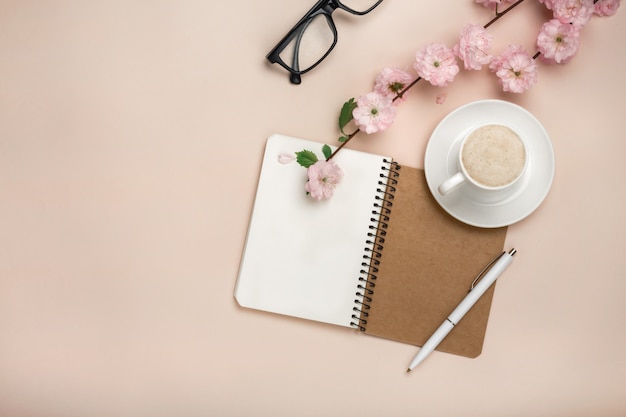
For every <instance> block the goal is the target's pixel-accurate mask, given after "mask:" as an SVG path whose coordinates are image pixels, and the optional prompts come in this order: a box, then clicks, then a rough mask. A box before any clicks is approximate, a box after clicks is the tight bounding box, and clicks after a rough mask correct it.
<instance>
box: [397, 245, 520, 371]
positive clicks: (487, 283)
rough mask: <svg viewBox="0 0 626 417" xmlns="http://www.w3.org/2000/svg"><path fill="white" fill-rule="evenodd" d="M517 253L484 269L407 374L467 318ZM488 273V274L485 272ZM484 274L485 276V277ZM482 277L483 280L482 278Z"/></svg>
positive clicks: (424, 347) (414, 360)
mask: <svg viewBox="0 0 626 417" xmlns="http://www.w3.org/2000/svg"><path fill="white" fill-rule="evenodd" d="M516 253H517V250H515V249H511V250H510V251H509V252H508V253H506V252H503V253H502V255H500V256H499V257H498V258H496V259H495V260H494V261H493V262H491V263H490V264H489V265H487V266H486V267H485V269H483V271H482V272H481V273H480V274H479V275H478V277H477V278H476V280H478V283H476V280H474V283H472V287H471V289H470V292H469V293H468V294H467V295H466V296H465V298H464V299H463V301H461V303H460V304H459V305H458V306H457V307H456V308H455V309H454V311H452V313H450V315H449V316H448V318H447V319H446V320H445V321H444V322H443V323H442V324H441V326H439V328H438V329H437V330H436V331H435V333H433V335H432V336H430V338H429V339H428V340H427V341H426V343H424V346H422V348H421V349H420V350H419V352H417V355H416V356H415V359H413V361H412V362H411V364H410V365H409V369H407V372H411V370H413V368H415V367H416V366H417V365H419V364H420V363H421V362H422V361H423V360H424V359H426V357H427V356H428V355H430V354H431V353H432V351H433V350H435V348H436V347H437V346H439V343H441V341H442V340H443V339H444V338H445V337H446V336H447V335H448V333H450V330H452V329H453V328H454V326H456V325H457V324H458V322H459V321H460V320H461V319H462V318H463V316H465V314H466V313H467V312H468V311H469V310H470V308H472V306H473V305H474V304H476V301H478V300H479V299H480V297H482V295H483V294H484V293H485V291H487V289H488V288H489V287H491V284H493V283H494V282H495V281H496V279H498V277H499V276H500V274H502V272H504V270H505V269H506V268H507V267H508V266H509V265H510V264H511V262H513V256H514V255H515V254H516ZM485 271H486V272H485ZM483 274H484V276H483ZM481 276H482V278H481Z"/></svg>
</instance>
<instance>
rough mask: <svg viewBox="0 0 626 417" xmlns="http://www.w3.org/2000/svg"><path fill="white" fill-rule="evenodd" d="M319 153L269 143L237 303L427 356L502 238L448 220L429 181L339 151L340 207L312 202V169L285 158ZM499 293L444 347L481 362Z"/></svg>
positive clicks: (279, 139)
mask: <svg viewBox="0 0 626 417" xmlns="http://www.w3.org/2000/svg"><path fill="white" fill-rule="evenodd" d="M321 147H322V144H320V143H317V142H311V141H307V140H303V139H298V138H292V137H288V136H284V135H273V136H272V137H270V138H269V139H268V140H267V144H266V148H265V153H264V157H263V162H262V168H261V173H260V176H259V182H258V187H257V192H256V197H255V201H254V207H253V210H252V215H251V218H250V223H249V228H248V234H247V238H246V243H245V247H244V250H243V255H242V259H241V265H240V269H239V276H238V278H237V283H236V287H235V298H236V300H237V302H238V303H239V304H240V305H241V306H242V307H247V308H251V309H256V310H262V311H266V312H271V313H277V314H282V315H288V316H293V317H299V318H303V319H308V320H314V321H318V322H323V323H329V324H334V325H338V326H344V327H347V328H352V329H356V330H360V331H362V332H363V333H364V334H366V335H373V336H378V337H382V338H386V339H390V340H395V341H398V342H403V343H408V344H412V345H416V346H421V345H422V344H423V343H424V342H425V341H426V339H427V338H428V337H429V336H430V335H431V334H432V333H433V332H434V331H435V330H436V329H437V327H438V326H439V325H440V324H441V323H442V322H443V321H444V320H445V318H446V317H447V315H448V314H449V313H450V312H451V311H452V310H453V309H454V307H455V306H456V305H457V304H458V303H459V302H460V301H461V300H462V299H463V297H464V296H465V295H466V294H467V291H468V290H469V287H470V285H471V283H472V281H473V280H474V278H475V276H476V275H477V274H478V273H479V272H480V271H481V270H482V268H483V267H484V266H485V265H486V264H487V263H488V262H489V261H490V260H491V259H492V258H493V257H494V256H496V255H498V254H500V253H501V252H502V249H503V246H504V239H505V236H506V228H496V229H481V228H476V227H472V226H469V225H466V224H463V223H460V222H458V221H457V220H455V219H453V218H452V217H450V216H449V215H448V214H447V213H445V212H444V211H443V210H442V209H441V208H440V207H439V206H438V204H437V203H436V201H435V200H434V199H433V198H432V196H431V195H430V192H429V190H428V187H427V185H426V180H425V177H424V172H423V171H422V170H420V169H416V168H411V167H407V166H400V165H398V164H397V163H395V162H393V160H392V158H390V157H385V156H379V155H373V154H368V153H364V152H359V151H355V150H351V149H342V151H341V152H339V153H338V154H337V155H336V156H335V161H336V162H337V164H338V165H339V166H340V167H341V168H342V170H343V171H344V177H343V179H342V181H341V183H340V184H339V185H338V186H337V188H336V189H335V194H334V196H333V197H332V198H330V199H328V200H323V201H316V200H314V199H312V198H311V197H309V196H307V195H306V193H305V190H304V185H305V183H306V181H307V175H306V169H304V168H302V167H301V166H299V165H298V164H297V163H296V162H295V161H294V162H291V163H287V164H284V163H281V162H279V160H278V156H279V155H280V154H282V153H291V154H293V153H294V152H297V151H301V150H303V149H308V150H311V151H313V152H315V153H317V154H318V155H319V156H320V157H321V155H322V153H321ZM494 288H495V286H492V287H491V288H490V289H489V291H488V292H487V293H486V294H485V295H484V296H483V297H482V298H481V300H480V301H479V302H478V303H477V304H476V305H475V306H474V307H473V308H472V310H471V311H470V312H469V313H468V314H467V315H466V316H465V317H464V318H463V320H461V322H460V323H459V324H458V325H457V326H456V327H455V329H454V331H453V332H451V333H450V335H448V337H447V338H446V339H445V340H444V341H443V342H442V343H441V344H440V345H439V347H438V350H440V351H443V352H448V353H454V354H458V355H462V356H467V357H476V356H478V355H479V354H480V352H481V350H482V345H483V341H484V337H485V332H486V328H487V320H488V317H489V310H490V307H491V300H492V297H493V292H494Z"/></svg>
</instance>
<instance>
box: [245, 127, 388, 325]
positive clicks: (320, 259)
mask: <svg viewBox="0 0 626 417" xmlns="http://www.w3.org/2000/svg"><path fill="white" fill-rule="evenodd" d="M322 146H323V144H321V143H317V142H310V141H305V140H302V139H296V138H291V137H287V136H283V135H273V136H272V137H270V138H269V139H268V141H267V144H266V149H265V154H264V157H263V166H262V169H261V174H260V177H259V183H258V188H257V193H256V198H255V202H254V208H253V212H252V216H251V219H250V224H249V229H248V236H247V239H246V244H245V248H244V252H243V256H242V259H241V265H240V270H239V276H238V279H237V284H236V287H235V298H236V299H237V301H238V303H239V304H240V305H241V306H243V307H248V308H253V309H258V310H264V311H269V312H273V313H279V314H285V315H289V316H294V317H300V318H305V319H310V320H316V321H320V322H325V323H332V324H336V325H341V326H346V327H350V326H351V325H350V323H351V322H353V321H354V320H353V319H352V315H353V314H354V311H353V308H354V307H355V299H357V298H358V297H357V296H356V293H357V285H358V283H359V277H360V275H361V274H360V271H361V269H363V267H362V266H361V263H362V262H363V261H366V260H365V259H363V255H364V254H365V250H364V248H365V247H366V246H369V247H371V245H367V243H366V241H367V240H368V236H367V234H368V232H370V228H369V227H370V225H372V220H371V219H372V218H375V219H376V220H377V219H378V216H377V215H375V214H372V211H373V210H374V203H375V201H376V200H375V197H376V195H377V194H378V192H377V189H379V188H381V186H380V185H379V181H381V180H386V179H385V178H381V176H380V174H381V172H382V171H381V168H382V167H383V166H384V165H387V164H385V162H384V161H383V159H385V157H383V156H378V155H372V154H367V153H363V152H358V151H354V150H351V149H346V148H344V149H342V150H341V151H340V152H339V153H338V154H337V155H336V156H335V157H334V158H333V159H334V160H335V162H336V163H337V164H338V165H339V166H340V167H341V169H342V170H343V172H344V177H343V179H342V181H341V182H340V183H339V185H338V186H337V187H336V189H335V193H334V195H333V197H331V198H330V199H328V200H322V201H317V200H314V199H313V198H311V197H310V196H307V195H306V192H305V189H304V186H305V184H306V181H307V170H306V169H305V168H303V167H302V166H300V165H299V164H298V163H297V162H296V161H293V162H291V163H289V164H281V163H280V162H278V156H279V155H280V154H281V153H292V154H293V153H294V152H296V151H301V150H303V149H307V150H310V151H313V152H315V153H316V154H317V155H318V157H319V158H320V159H322V158H323V155H322ZM386 159H387V160H390V158H386ZM383 189H384V186H383Z"/></svg>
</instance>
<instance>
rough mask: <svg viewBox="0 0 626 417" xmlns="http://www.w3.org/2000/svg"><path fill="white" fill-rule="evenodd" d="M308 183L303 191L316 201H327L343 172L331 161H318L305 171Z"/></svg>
mask: <svg viewBox="0 0 626 417" xmlns="http://www.w3.org/2000/svg"><path fill="white" fill-rule="evenodd" d="M307 175H308V177H309V181H308V182H307V183H306V184H305V186H304V189H305V190H306V191H307V192H308V193H309V194H310V195H311V197H313V198H314V199H316V200H323V199H329V198H330V197H332V196H333V193H334V192H335V187H336V186H337V184H339V183H340V182H341V179H342V178H343V171H342V170H341V168H339V165H337V164H336V163H335V161H333V160H332V159H331V160H329V161H326V160H320V161H317V162H316V163H314V164H313V165H311V166H310V167H309V168H308V169H307Z"/></svg>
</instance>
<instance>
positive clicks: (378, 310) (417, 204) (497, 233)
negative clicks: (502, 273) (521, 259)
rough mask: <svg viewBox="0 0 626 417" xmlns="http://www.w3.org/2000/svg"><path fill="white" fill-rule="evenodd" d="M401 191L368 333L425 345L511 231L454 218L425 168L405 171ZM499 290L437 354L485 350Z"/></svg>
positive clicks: (477, 307) (472, 354)
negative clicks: (431, 185)
mask: <svg viewBox="0 0 626 417" xmlns="http://www.w3.org/2000/svg"><path fill="white" fill-rule="evenodd" d="M396 188H397V190H396V192H395V198H394V200H393V207H392V208H391V209H392V212H391V216H390V219H389V221H388V222H387V223H388V228H387V234H386V236H385V237H384V239H385V242H384V249H383V250H382V252H381V253H382V256H381V258H380V261H381V263H380V265H379V267H378V268H379V271H378V273H376V274H375V275H376V276H377V279H376V281H375V287H374V290H375V293H374V295H373V297H372V301H371V303H370V306H371V308H370V309H369V310H368V312H369V316H368V317H367V318H365V317H364V318H365V319H366V320H367V325H366V326H365V328H366V330H365V333H366V334H370V335H374V336H380V337H384V338H387V339H392V340H396V341H399V342H404V343H409V344H413V345H416V346H422V345H423V344H424V343H425V342H426V340H427V339H428V337H430V335H432V334H433V332H434V331H435V330H436V329H437V327H439V325H440V324H441V323H443V321H444V320H445V319H446V317H447V316H448V315H449V314H450V313H451V312H452V310H453V309H454V308H455V307H456V306H457V304H458V303H459V302H460V301H461V300H462V299H463V297H465V295H467V292H468V290H469V288H470V285H471V283H472V281H473V280H474V278H475V277H476V275H478V273H479V272H480V271H481V270H482V269H483V268H484V266H485V265H486V264H488V263H489V261H491V259H493V258H494V257H495V256H497V255H498V254H500V253H501V252H502V250H503V246H504V240H505V237H506V230H507V229H506V227H502V228H496V229H483V228H477V227H473V226H469V225H466V224H464V223H461V222H459V221H457V220H455V219H454V218H453V217H451V216H450V215H449V214H447V213H446V212H445V211H443V209H442V208H441V207H440V206H439V205H438V204H437V202H436V201H435V200H434V198H433V197H432V195H431V194H430V191H429V190H428V187H427V184H426V179H425V176H424V171H423V170H420V169H416V168H411V167H406V166H402V167H401V169H400V177H399V181H398V184H397V186H396ZM494 288H495V285H493V286H492V287H491V288H490V289H489V290H488V291H487V292H486V293H485V295H484V296H483V297H482V298H481V299H480V300H479V301H478V303H477V304H476V305H474V307H473V308H472V309H471V310H470V311H469V312H468V313H467V315H466V316H465V317H464V318H463V319H462V320H461V321H460V322H459V323H458V324H457V326H456V327H455V328H454V329H453V330H452V332H451V333H450V334H449V335H448V336H447V337H446V339H444V340H443V342H442V343H441V344H440V345H439V347H438V349H437V350H440V351H443V352H448V353H454V354H458V355H462V356H467V357H476V356H478V355H479V354H480V353H481V351H482V346H483V341H484V338H485V332H486V328H487V320H488V318H489V310H490V308H491V300H492V297H493V292H494Z"/></svg>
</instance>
